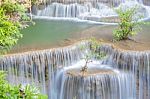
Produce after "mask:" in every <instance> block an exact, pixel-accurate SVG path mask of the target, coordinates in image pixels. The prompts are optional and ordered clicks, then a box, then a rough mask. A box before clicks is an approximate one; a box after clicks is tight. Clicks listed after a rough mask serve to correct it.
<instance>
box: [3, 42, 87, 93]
mask: <svg viewBox="0 0 150 99" xmlns="http://www.w3.org/2000/svg"><path fill="white" fill-rule="evenodd" d="M83 45H85V46H87V42H83V43H81V44H76V45H74V46H73V47H72V46H69V47H66V48H62V49H50V50H42V51H34V52H25V53H22V54H14V55H6V56H3V57H0V70H4V71H8V81H9V82H11V83H12V84H19V83H22V84H24V85H26V84H28V83H30V84H34V85H36V86H39V88H40V89H41V92H42V93H47V92H49V91H50V90H49V89H50V88H49V89H48V87H49V85H48V84H51V83H52V82H51V81H52V80H51V79H53V77H54V71H56V70H58V69H59V68H63V67H64V66H69V65H71V64H73V63H74V62H76V61H78V60H79V59H81V58H82V56H83V55H84V53H83V51H82V50H81V47H80V46H83ZM47 86H48V87H47ZM48 90H49V91H48Z"/></svg>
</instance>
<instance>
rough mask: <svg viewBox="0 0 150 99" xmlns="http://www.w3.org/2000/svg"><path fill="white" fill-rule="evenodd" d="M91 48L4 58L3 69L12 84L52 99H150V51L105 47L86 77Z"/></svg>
mask: <svg viewBox="0 0 150 99" xmlns="http://www.w3.org/2000/svg"><path fill="white" fill-rule="evenodd" d="M90 44H91V43H90V42H88V41H85V42H81V43H77V44H74V45H72V46H68V47H64V48H56V49H47V50H41V51H33V52H24V53H18V54H14V55H13V54H12V55H5V56H1V57H0V69H1V70H4V71H7V72H8V77H7V79H8V81H9V82H11V83H12V84H19V83H22V84H25V85H26V84H28V83H29V84H34V85H36V86H38V87H39V89H40V91H41V92H42V93H45V94H48V96H49V99H101V98H102V99H150V94H149V93H150V51H143V52H140V51H126V50H120V49H116V48H115V47H113V46H112V45H109V44H102V45H100V47H99V48H98V50H97V51H99V52H104V53H106V57H105V58H104V59H101V60H99V59H93V58H92V59H91V60H92V62H91V63H88V65H87V66H88V71H87V73H86V74H85V75H82V72H80V70H81V67H82V66H84V65H85V60H84V59H83V58H84V57H85V55H86V53H88V51H90ZM81 47H86V48H87V50H81Z"/></svg>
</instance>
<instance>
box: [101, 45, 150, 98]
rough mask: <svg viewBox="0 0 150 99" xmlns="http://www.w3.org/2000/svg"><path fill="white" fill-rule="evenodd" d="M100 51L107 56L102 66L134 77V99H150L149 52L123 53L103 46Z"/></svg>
mask: <svg viewBox="0 0 150 99" xmlns="http://www.w3.org/2000/svg"><path fill="white" fill-rule="evenodd" d="M100 50H101V51H105V52H106V53H108V56H109V57H108V58H107V59H106V60H105V61H104V62H103V64H111V65H112V66H113V68H116V69H119V70H123V71H131V72H132V73H133V74H134V75H136V79H137V80H136V85H137V87H136V88H137V89H136V91H137V92H136V93H137V98H136V99H150V94H149V93H150V51H143V52H139V51H123V50H118V49H114V48H113V47H112V46H103V47H101V48H100Z"/></svg>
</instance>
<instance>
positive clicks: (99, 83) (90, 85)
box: [53, 63, 136, 99]
mask: <svg viewBox="0 0 150 99" xmlns="http://www.w3.org/2000/svg"><path fill="white" fill-rule="evenodd" d="M79 65H81V64H77V65H76V67H69V68H65V69H63V70H62V71H61V72H60V73H58V74H57V79H56V83H57V84H56V89H57V90H56V92H57V93H58V94H57V99H135V96H136V95H135V93H134V92H135V89H134V87H135V86H134V83H135V80H134V77H133V75H132V74H130V73H121V72H119V71H117V70H115V69H112V68H109V66H107V65H101V64H95V63H91V64H89V65H88V71H87V72H86V74H85V75H83V74H82V73H81V72H80V69H81V68H80V67H78V66H79ZM82 65H83V64H82ZM93 65H94V66H93ZM133 86H134V87H133ZM53 99H54V98H53Z"/></svg>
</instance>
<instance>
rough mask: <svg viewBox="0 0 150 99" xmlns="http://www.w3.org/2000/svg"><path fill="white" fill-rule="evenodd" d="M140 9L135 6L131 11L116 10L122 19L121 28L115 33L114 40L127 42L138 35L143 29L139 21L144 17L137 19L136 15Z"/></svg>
mask: <svg viewBox="0 0 150 99" xmlns="http://www.w3.org/2000/svg"><path fill="white" fill-rule="evenodd" d="M138 9H139V7H138V6H135V7H132V8H129V9H123V8H119V9H117V10H116V12H117V14H118V17H119V19H120V23H119V27H118V28H117V29H116V30H114V31H113V37H114V40H116V41H120V40H126V39H129V37H132V36H134V35H136V34H137V32H138V31H139V30H140V29H141V28H140V24H141V22H140V21H139V20H140V19H141V18H142V16H139V17H136V18H135V15H136V13H137V11H138Z"/></svg>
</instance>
